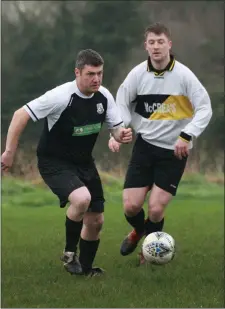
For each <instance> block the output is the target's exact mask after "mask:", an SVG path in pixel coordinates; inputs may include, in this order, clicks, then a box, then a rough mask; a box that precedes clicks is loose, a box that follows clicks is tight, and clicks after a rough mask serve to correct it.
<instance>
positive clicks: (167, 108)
mask: <svg viewBox="0 0 225 309" xmlns="http://www.w3.org/2000/svg"><path fill="white" fill-rule="evenodd" d="M144 105H145V110H146V112H147V113H154V112H157V113H161V114H166V113H176V104H175V103H168V104H165V103H156V102H155V103H152V104H151V105H149V104H148V103H147V102H144Z"/></svg>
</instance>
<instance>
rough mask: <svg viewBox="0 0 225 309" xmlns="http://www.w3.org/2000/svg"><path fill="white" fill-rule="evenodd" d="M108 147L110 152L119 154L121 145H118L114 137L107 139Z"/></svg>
mask: <svg viewBox="0 0 225 309" xmlns="http://www.w3.org/2000/svg"><path fill="white" fill-rule="evenodd" d="M108 146H109V149H110V150H111V151H112V152H119V150H120V146H121V143H118V142H117V141H116V140H115V138H114V137H111V138H110V139H109V142H108Z"/></svg>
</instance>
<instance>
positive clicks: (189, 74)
mask: <svg viewBox="0 0 225 309" xmlns="http://www.w3.org/2000/svg"><path fill="white" fill-rule="evenodd" d="M174 72H177V73H178V74H179V75H180V76H184V77H185V78H197V77H196V75H195V74H194V72H193V71H192V70H191V69H190V68H188V67H187V66H186V65H184V64H183V63H181V62H179V61H177V60H176V62H175V66H174Z"/></svg>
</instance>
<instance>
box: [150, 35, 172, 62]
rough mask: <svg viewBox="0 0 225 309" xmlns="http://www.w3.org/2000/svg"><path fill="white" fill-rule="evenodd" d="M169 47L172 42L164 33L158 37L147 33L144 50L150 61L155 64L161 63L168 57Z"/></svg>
mask: <svg viewBox="0 0 225 309" xmlns="http://www.w3.org/2000/svg"><path fill="white" fill-rule="evenodd" d="M171 47H172V42H171V41H170V40H169V39H168V38H167V36H166V35H165V34H164V33H162V34H159V35H158V34H155V33H153V32H149V34H148V35H147V38H146V41H145V49H146V50H147V52H148V54H149V56H150V58H151V59H152V60H154V61H156V62H161V61H163V60H164V59H165V58H166V57H167V56H168V55H169V53H170V49H171Z"/></svg>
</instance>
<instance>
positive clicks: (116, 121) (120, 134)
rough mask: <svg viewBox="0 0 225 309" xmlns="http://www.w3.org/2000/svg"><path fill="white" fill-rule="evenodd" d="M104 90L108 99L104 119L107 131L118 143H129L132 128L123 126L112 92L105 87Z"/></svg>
mask: <svg viewBox="0 0 225 309" xmlns="http://www.w3.org/2000/svg"><path fill="white" fill-rule="evenodd" d="M104 91H105V95H106V97H107V100H108V104H107V111H106V120H105V121H106V124H107V126H108V129H109V132H110V134H111V136H112V137H113V138H114V139H115V140H116V141H117V142H118V143H124V144H125V143H130V142H131V141H132V130H131V129H130V128H128V129H126V128H124V123H123V120H122V118H121V117H120V112H119V109H118V106H117V105H116V103H115V101H114V98H113V96H112V94H111V93H110V92H109V91H108V90H107V89H105V90H104Z"/></svg>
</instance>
